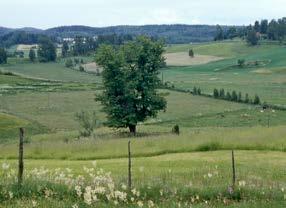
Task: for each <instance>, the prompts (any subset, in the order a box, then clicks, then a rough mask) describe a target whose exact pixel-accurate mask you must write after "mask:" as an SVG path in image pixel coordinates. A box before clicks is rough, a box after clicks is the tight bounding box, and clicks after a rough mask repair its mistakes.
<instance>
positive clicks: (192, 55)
mask: <svg viewBox="0 0 286 208" xmlns="http://www.w3.org/2000/svg"><path fill="white" fill-rule="evenodd" d="M189 57H191V58H193V57H194V50H193V49H189Z"/></svg>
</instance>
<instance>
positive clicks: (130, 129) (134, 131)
mask: <svg viewBox="0 0 286 208" xmlns="http://www.w3.org/2000/svg"><path fill="white" fill-rule="evenodd" d="M128 127H129V131H130V133H133V134H136V125H133V124H130V125H129V126H128Z"/></svg>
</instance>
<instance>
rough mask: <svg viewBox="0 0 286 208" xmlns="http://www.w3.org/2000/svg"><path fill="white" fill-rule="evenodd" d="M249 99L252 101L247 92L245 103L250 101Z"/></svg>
mask: <svg viewBox="0 0 286 208" xmlns="http://www.w3.org/2000/svg"><path fill="white" fill-rule="evenodd" d="M249 101H250V100H249V95H248V93H246V94H245V98H244V102H245V103H249Z"/></svg>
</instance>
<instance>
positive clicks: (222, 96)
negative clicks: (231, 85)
mask: <svg viewBox="0 0 286 208" xmlns="http://www.w3.org/2000/svg"><path fill="white" fill-rule="evenodd" d="M219 97H220V98H225V92H224V89H223V88H222V89H220V91H219Z"/></svg>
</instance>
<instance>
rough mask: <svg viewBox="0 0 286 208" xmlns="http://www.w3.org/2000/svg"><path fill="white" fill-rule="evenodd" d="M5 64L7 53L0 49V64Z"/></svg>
mask: <svg viewBox="0 0 286 208" xmlns="http://www.w3.org/2000/svg"><path fill="white" fill-rule="evenodd" d="M6 63H7V52H6V51H5V49H4V48H0V64H6Z"/></svg>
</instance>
